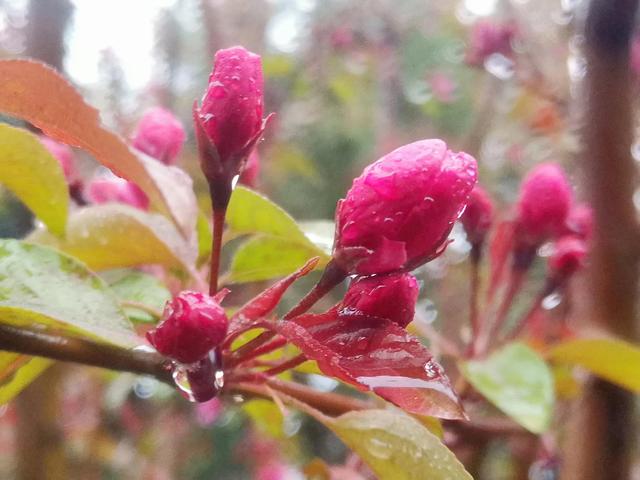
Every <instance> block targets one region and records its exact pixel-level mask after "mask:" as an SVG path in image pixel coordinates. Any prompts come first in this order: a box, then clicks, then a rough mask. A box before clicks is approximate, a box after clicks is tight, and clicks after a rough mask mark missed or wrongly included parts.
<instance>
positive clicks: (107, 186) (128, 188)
mask: <svg viewBox="0 0 640 480" xmlns="http://www.w3.org/2000/svg"><path fill="white" fill-rule="evenodd" d="M85 197H86V198H87V201H88V202H89V203H95V204H102V203H124V204H125V205H130V206H132V207H134V208H138V209H140V210H148V209H149V199H148V198H147V195H146V194H145V193H144V192H143V191H142V190H141V189H140V187H138V186H137V185H136V184H135V183H133V182H128V181H127V180H125V179H124V178H117V177H116V178H96V179H94V180H92V181H91V183H89V185H88V186H87V188H86V191H85Z"/></svg>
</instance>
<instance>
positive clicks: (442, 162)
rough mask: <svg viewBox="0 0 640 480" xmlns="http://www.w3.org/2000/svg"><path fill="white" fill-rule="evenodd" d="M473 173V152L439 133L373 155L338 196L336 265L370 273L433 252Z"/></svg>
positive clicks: (409, 265) (401, 266) (415, 262)
mask: <svg viewBox="0 0 640 480" xmlns="http://www.w3.org/2000/svg"><path fill="white" fill-rule="evenodd" d="M476 177H477V165H476V161H475V159H474V158H473V157H471V156H470V155H468V154H466V153H464V152H460V153H454V152H452V151H450V150H448V149H447V145H446V144H445V143H444V142H443V141H442V140H421V141H418V142H415V143H411V144H409V145H405V146H403V147H400V148H398V149H397V150H394V151H393V152H391V153H389V154H387V155H385V156H384V157H382V158H381V159H379V160H378V161H376V162H374V163H372V164H371V165H369V166H368V167H367V168H365V170H364V172H363V173H362V175H360V176H359V177H358V178H356V179H355V180H354V181H353V185H352V186H351V189H350V190H349V191H348V192H347V195H346V197H345V198H344V199H342V200H340V201H339V202H338V207H337V209H336V235H335V238H336V239H335V245H334V251H333V257H334V261H335V263H336V265H338V266H339V267H340V268H341V269H342V270H344V271H345V272H349V273H357V274H359V275H372V274H379V273H386V272H393V271H396V270H411V269H413V268H415V267H417V266H419V265H421V264H422V263H424V262H426V261H428V260H430V259H432V258H434V257H436V256H438V255H439V254H440V253H442V251H443V250H444V246H445V245H444V244H445V242H446V239H447V236H448V235H449V232H450V231H451V228H452V227H453V224H454V222H455V221H456V219H457V218H458V216H459V215H460V213H461V212H462V210H463V208H464V206H465V205H466V201H467V198H468V196H469V193H470V192H471V190H472V189H473V186H474V185H475V183H476Z"/></svg>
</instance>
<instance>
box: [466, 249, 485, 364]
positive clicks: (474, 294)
mask: <svg viewBox="0 0 640 480" xmlns="http://www.w3.org/2000/svg"><path fill="white" fill-rule="evenodd" d="M474 250H475V251H474ZM469 275H470V282H471V285H470V292H469V323H470V324H471V339H470V340H469V345H468V346H467V354H468V355H469V356H473V355H474V354H475V347H476V343H477V341H478V338H479V337H480V334H481V330H482V325H481V323H480V317H479V315H478V298H479V295H480V253H479V249H477V247H476V246H475V245H474V246H473V247H472V250H471V270H470V272H469Z"/></svg>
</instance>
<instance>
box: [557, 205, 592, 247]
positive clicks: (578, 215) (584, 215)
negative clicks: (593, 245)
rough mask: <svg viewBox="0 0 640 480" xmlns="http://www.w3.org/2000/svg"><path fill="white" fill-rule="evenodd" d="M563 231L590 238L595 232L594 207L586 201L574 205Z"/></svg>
mask: <svg viewBox="0 0 640 480" xmlns="http://www.w3.org/2000/svg"><path fill="white" fill-rule="evenodd" d="M563 233H564V234H567V235H575V236H577V237H579V238H581V239H583V240H585V241H586V240H589V239H590V238H591V235H592V234H593V209H592V208H591V207H590V206H589V205H587V204H584V203H578V204H576V205H574V206H572V207H571V210H569V215H567V221H566V224H565V231H564V232H563Z"/></svg>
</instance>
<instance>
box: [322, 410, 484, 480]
mask: <svg viewBox="0 0 640 480" xmlns="http://www.w3.org/2000/svg"><path fill="white" fill-rule="evenodd" d="M314 416H316V418H317V419H318V420H320V421H321V422H322V423H324V424H325V425H326V426H327V427H328V428H329V429H331V430H332V431H333V432H334V433H335V434H336V435H337V436H338V437H339V438H340V439H341V440H342V441H343V442H344V443H345V444H346V445H347V446H348V447H349V448H351V449H352V450H353V451H354V452H355V453H357V454H358V455H359V456H360V458H362V460H364V462H365V463H366V464H367V465H369V467H370V468H371V470H373V472H374V473H375V474H376V475H377V476H378V478H379V479H380V480H417V479H420V478H425V479H427V478H428V479H429V480H445V479H446V480H472V477H471V475H469V473H467V471H466V470H465V469H464V467H463V466H462V464H461V463H460V462H459V461H458V459H457V458H456V457H455V455H454V454H453V453H452V452H451V451H450V450H449V449H448V448H447V447H445V446H444V445H443V444H442V442H441V441H440V440H439V439H438V437H437V436H435V435H434V434H433V433H431V432H430V431H429V430H428V429H427V428H425V427H424V426H423V425H421V424H420V422H418V421H417V420H416V419H415V418H412V417H410V416H408V415H406V414H404V413H402V412H400V411H394V410H362V411H357V412H349V413H346V414H344V415H341V416H339V417H337V418H327V417H324V416H321V417H318V416H317V415H314Z"/></svg>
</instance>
